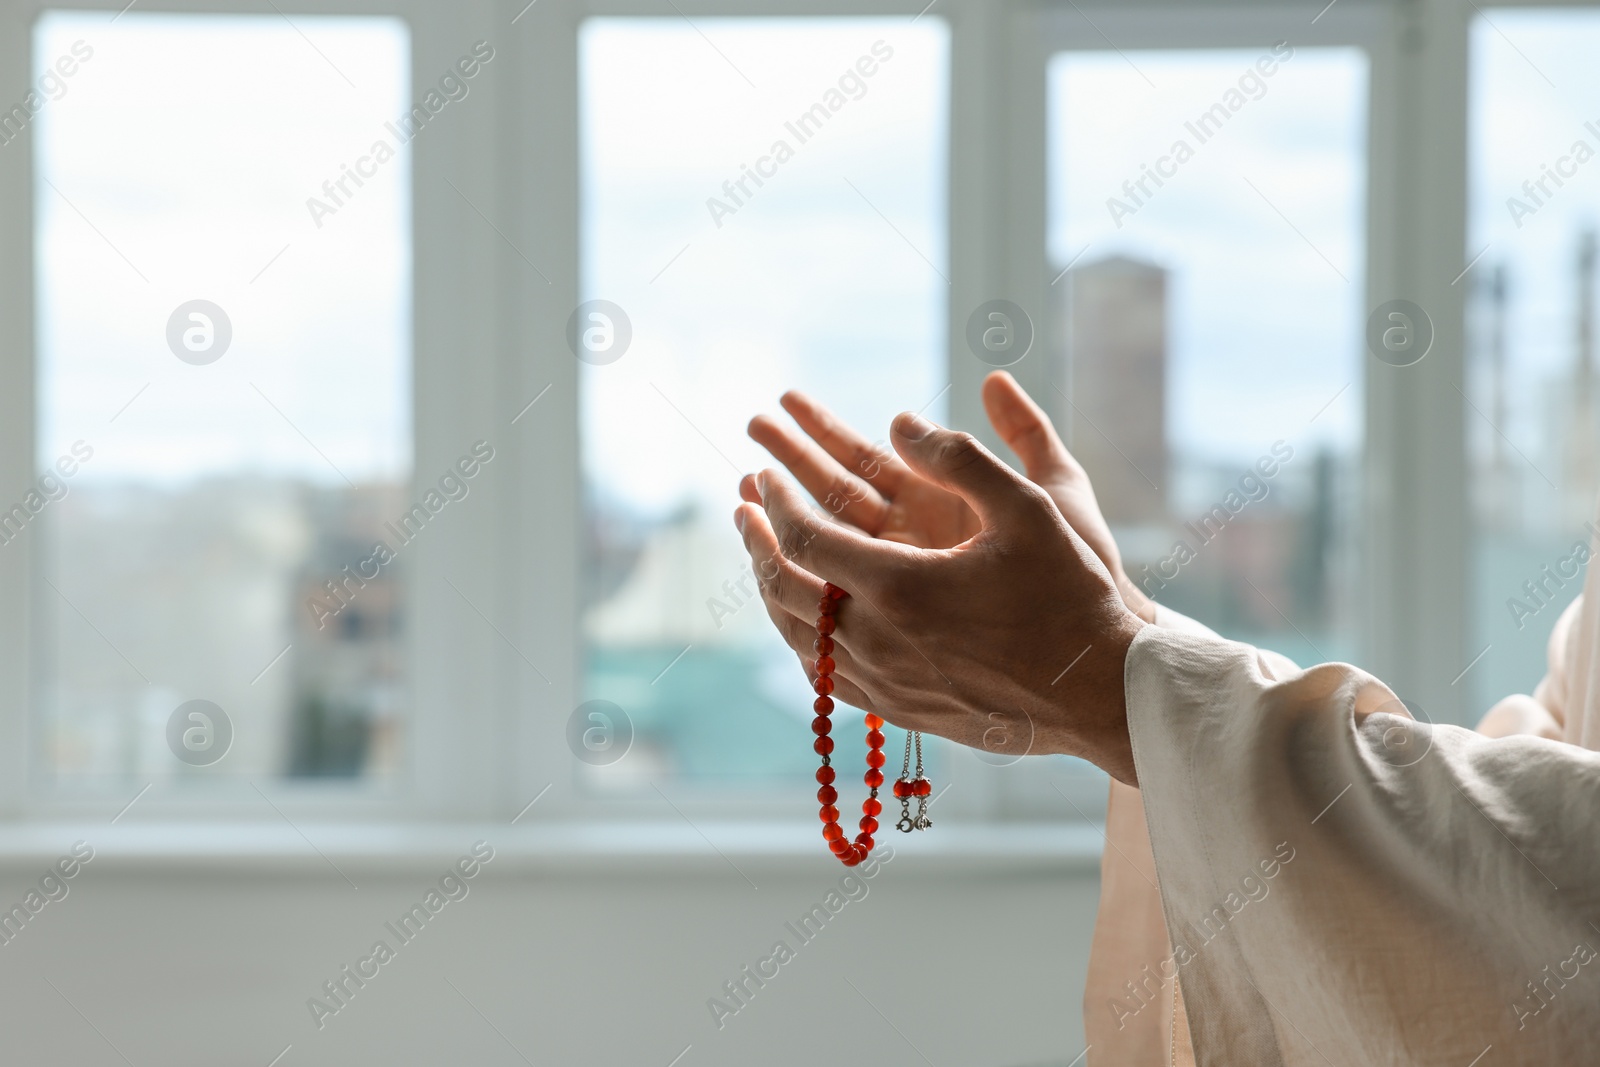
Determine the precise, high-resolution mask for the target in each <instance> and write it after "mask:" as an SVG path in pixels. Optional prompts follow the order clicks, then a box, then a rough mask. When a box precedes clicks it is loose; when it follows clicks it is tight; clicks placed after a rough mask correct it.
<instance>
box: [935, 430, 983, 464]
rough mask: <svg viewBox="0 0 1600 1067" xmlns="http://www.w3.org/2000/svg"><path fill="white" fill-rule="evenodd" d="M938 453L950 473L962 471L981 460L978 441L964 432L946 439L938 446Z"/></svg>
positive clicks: (980, 449)
mask: <svg viewBox="0 0 1600 1067" xmlns="http://www.w3.org/2000/svg"><path fill="white" fill-rule="evenodd" d="M940 452H941V453H942V455H941V458H942V459H943V460H944V464H945V466H946V467H947V468H948V469H949V470H952V471H959V470H963V469H965V468H967V467H970V466H972V464H974V463H977V462H980V461H981V460H982V459H983V450H982V448H980V447H979V445H978V439H977V438H976V437H974V436H972V435H971V434H970V433H967V432H966V431H965V430H962V431H958V432H956V433H953V434H951V435H950V436H949V437H947V438H946V439H945V441H944V443H943V444H942V445H941V446H940Z"/></svg>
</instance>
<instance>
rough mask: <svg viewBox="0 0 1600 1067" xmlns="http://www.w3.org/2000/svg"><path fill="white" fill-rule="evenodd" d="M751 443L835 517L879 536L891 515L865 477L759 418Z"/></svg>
mask: <svg viewBox="0 0 1600 1067" xmlns="http://www.w3.org/2000/svg"><path fill="white" fill-rule="evenodd" d="M749 434H750V437H751V439H752V440H754V441H755V442H756V443H757V444H759V445H760V446H761V447H762V448H765V449H766V450H767V451H768V452H771V453H772V456H773V458H774V459H776V460H777V461H778V462H779V463H782V464H783V465H784V466H785V467H788V468H789V473H791V474H793V475H794V476H795V477H796V478H797V479H799V481H800V484H801V485H803V486H805V487H806V490H807V491H808V492H810V493H811V495H812V496H813V497H815V498H816V500H817V502H818V503H820V504H821V505H822V507H823V509H824V510H825V511H826V512H827V513H828V514H829V515H832V516H834V517H836V518H842V519H844V520H845V521H847V522H850V523H852V524H854V525H855V526H858V527H860V528H861V529H863V530H865V531H866V532H867V533H869V534H874V535H876V534H877V532H878V531H879V530H881V529H882V528H883V523H884V518H885V516H887V515H888V513H889V502H888V501H887V500H885V499H884V498H883V496H882V494H880V493H879V492H878V491H877V490H876V489H874V488H873V487H872V486H871V485H870V484H868V483H867V481H866V480H865V479H863V478H860V477H857V476H855V475H853V474H851V473H850V472H849V471H848V470H846V469H845V468H844V467H842V466H840V465H839V463H838V462H837V461H836V460H835V459H834V458H833V457H832V456H830V455H828V453H826V452H824V451H823V450H822V449H821V448H820V447H818V445H817V443H816V442H815V441H812V440H811V439H810V438H806V437H801V436H799V435H798V434H794V433H791V432H790V431H789V430H788V429H786V428H785V427H784V426H782V425H780V424H779V423H777V422H775V421H773V420H772V419H769V418H767V417H766V416H765V415H757V416H756V417H755V418H753V419H751V420H750V426H749Z"/></svg>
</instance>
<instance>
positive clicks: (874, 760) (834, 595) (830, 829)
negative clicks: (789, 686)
mask: <svg viewBox="0 0 1600 1067" xmlns="http://www.w3.org/2000/svg"><path fill="white" fill-rule="evenodd" d="M848 595H849V594H848V593H846V592H845V591H844V590H843V589H840V588H839V587H838V586H836V585H834V584H833V583H832V582H827V583H824V585H823V590H822V599H821V601H820V602H818V604H817V642H816V646H815V648H816V652H817V659H816V662H815V663H814V664H813V667H814V669H815V670H816V672H817V680H816V681H815V682H814V683H812V687H811V688H812V690H813V691H814V692H815V693H816V694H817V699H816V700H815V701H814V702H813V703H812V705H811V708H812V710H813V711H815V712H816V713H817V715H816V718H814V719H812V720H811V732H812V733H814V734H816V735H817V739H816V741H815V742H813V743H812V746H811V747H812V749H813V750H814V751H815V752H816V753H817V755H819V756H821V757H822V766H821V767H818V768H817V784H818V786H819V788H818V789H817V801H818V802H819V803H820V804H821V805H822V810H821V813H820V815H821V818H822V838H823V840H825V841H827V842H828V849H829V851H831V852H832V853H833V854H834V855H835V856H838V857H839V861H840V862H841V863H843V864H844V865H845V866H846V867H854V866H856V865H857V864H859V863H860V862H861V861H862V860H864V859H866V858H867V854H868V853H869V852H871V851H872V846H873V844H874V841H873V837H872V835H873V834H875V833H877V832H878V818H877V817H878V816H879V815H880V814H882V812H883V803H882V802H881V801H880V800H879V799H878V787H879V786H881V785H883V764H884V755H883V740H884V738H883V719H882V718H880V717H879V716H877V715H873V714H870V713H869V714H868V715H867V716H866V720H865V725H866V727H867V773H866V774H865V775H864V776H863V777H862V780H863V781H864V782H866V784H867V788H868V790H869V793H868V796H867V799H866V800H865V801H863V802H862V804H861V812H862V814H861V822H860V826H861V832H860V833H858V834H856V839H855V840H854V841H853V842H852V841H847V840H846V839H845V831H844V828H843V827H841V826H840V825H839V809H838V808H837V807H835V806H834V805H835V802H836V801H838V799H839V791H838V790H837V789H835V788H834V786H833V782H834V778H835V772H834V769H833V760H832V758H831V754H832V752H833V737H832V733H833V720H832V719H830V718H829V715H831V714H832V712H833V697H832V696H831V695H830V694H832V692H833V669H834V662H833V636H832V635H833V631H834V628H835V627H836V626H837V625H838V621H837V618H836V616H837V615H838V612H839V601H841V600H843V599H844V598H845V597H847V596H848ZM913 735H915V737H916V746H917V777H916V779H915V780H910V779H908V777H907V775H908V774H909V772H910V765H911V744H912V741H911V739H912V736H913ZM932 791H933V786H932V783H931V782H929V781H928V779H927V778H926V777H924V776H923V773H922V735H921V734H920V733H916V731H912V732H910V733H907V734H906V767H905V769H904V770H902V771H901V774H900V779H899V780H898V781H897V782H895V783H894V794H895V796H897V797H901V798H902V800H901V806H902V808H904V809H905V817H904V818H902V819H901V821H900V825H899V826H898V827H897V828H898V829H901V830H904V831H905V832H907V833H910V832H911V830H912V829H913V828H915V829H918V830H925V829H927V828H928V827H929V826H931V825H932V823H930V822H929V821H928V816H927V799H926V798H927V796H928V794H930V793H931V792H932ZM912 796H917V797H919V798H922V799H921V801H920V804H919V810H918V817H917V818H916V819H915V820H913V819H911V817H910V801H909V799H906V798H909V797H912Z"/></svg>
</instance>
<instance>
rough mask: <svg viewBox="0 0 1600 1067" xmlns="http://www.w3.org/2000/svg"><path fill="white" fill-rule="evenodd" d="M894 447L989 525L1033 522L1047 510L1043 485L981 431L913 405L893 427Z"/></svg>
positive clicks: (916, 469)
mask: <svg viewBox="0 0 1600 1067" xmlns="http://www.w3.org/2000/svg"><path fill="white" fill-rule="evenodd" d="M890 436H891V437H892V439H893V441H894V447H895V450H896V451H898V452H899V453H900V455H901V456H903V457H904V458H905V461H906V463H907V465H909V466H910V467H911V469H912V470H913V471H914V472H916V473H917V474H920V475H922V476H923V477H924V478H926V479H928V480H929V481H931V482H933V483H935V484H936V485H941V486H943V487H944V488H946V489H949V490H950V491H951V492H954V493H958V494H960V496H961V498H962V499H964V500H965V501H966V502H967V503H968V504H969V505H971V507H972V510H974V511H976V512H977V513H978V516H979V517H980V518H981V519H983V522H984V525H985V526H1005V525H1017V524H1032V523H1033V522H1036V521H1037V520H1038V519H1039V518H1040V517H1042V516H1043V515H1044V514H1046V513H1047V512H1046V511H1044V510H1041V505H1042V503H1043V502H1044V501H1045V500H1047V499H1048V498H1046V497H1045V496H1044V493H1043V491H1042V490H1040V489H1039V488H1038V487H1037V486H1035V485H1034V484H1033V483H1032V482H1030V481H1028V480H1027V479H1026V478H1024V477H1023V476H1022V475H1020V474H1018V473H1017V472H1016V471H1014V470H1012V469H1011V468H1010V467H1008V466H1006V465H1005V464H1004V463H1002V462H1001V461H1000V458H999V457H998V456H996V455H995V454H994V453H993V452H990V451H989V450H988V449H987V448H984V447H983V445H982V444H981V443H979V441H978V439H977V438H976V437H973V436H972V435H971V434H969V433H962V432H960V431H958V430H946V429H943V428H941V427H938V426H935V425H934V424H933V423H931V422H929V421H927V420H926V419H924V418H922V417H921V416H919V415H913V414H911V413H910V412H909V411H908V412H904V413H902V414H901V415H899V416H897V417H896V418H895V420H894V423H893V424H892V425H891V427H890Z"/></svg>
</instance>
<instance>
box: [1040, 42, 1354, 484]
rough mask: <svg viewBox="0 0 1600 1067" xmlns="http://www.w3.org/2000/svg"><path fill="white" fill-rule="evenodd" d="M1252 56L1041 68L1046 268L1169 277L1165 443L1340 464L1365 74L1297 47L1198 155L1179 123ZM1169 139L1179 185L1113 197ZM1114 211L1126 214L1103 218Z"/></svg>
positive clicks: (1060, 61)
mask: <svg viewBox="0 0 1600 1067" xmlns="http://www.w3.org/2000/svg"><path fill="white" fill-rule="evenodd" d="M1264 55H1270V49H1269V48H1268V47H1261V48H1255V49H1248V50H1213V49H1205V50H1185V51H1182V52H1175V51H1166V52H1156V51H1149V52H1129V53H1126V54H1119V53H1117V52H1106V51H1096V52H1063V53H1060V54H1058V55H1057V56H1055V57H1054V58H1053V59H1052V61H1051V63H1050V69H1049V89H1048V92H1049V105H1050V113H1049V123H1050V125H1049V138H1050V143H1049V154H1050V178H1049V182H1050V186H1049V205H1050V213H1049V228H1050V231H1049V248H1050V255H1051V259H1052V261H1053V262H1054V263H1056V264H1057V265H1058V269H1059V268H1060V267H1065V266H1066V265H1067V264H1069V263H1071V262H1072V261H1073V260H1074V258H1075V257H1078V256H1080V255H1081V256H1082V257H1083V258H1082V260H1081V262H1082V263H1090V262H1093V261H1094V260H1096V259H1100V258H1103V257H1105V256H1108V255H1126V256H1132V257H1134V258H1138V259H1143V260H1147V261H1151V262H1154V263H1157V264H1159V265H1161V266H1164V267H1167V268H1168V269H1169V270H1170V271H1172V274H1171V275H1170V276H1169V280H1168V393H1167V420H1166V421H1167V433H1168V440H1169V443H1170V444H1171V445H1172V446H1173V447H1174V448H1175V449H1176V450H1178V451H1180V452H1182V453H1183V454H1185V455H1187V456H1190V457H1193V458H1203V459H1207V460H1212V461H1216V462H1222V463H1232V464H1239V465H1241V466H1244V465H1248V464H1250V463H1252V462H1253V461H1254V460H1255V458H1256V457H1258V456H1259V455H1261V454H1262V453H1263V452H1264V451H1265V450H1266V449H1267V447H1268V446H1269V445H1270V444H1271V443H1272V442H1273V441H1275V440H1277V439H1280V438H1282V439H1285V440H1287V441H1289V442H1290V443H1291V444H1292V445H1294V446H1295V447H1299V446H1300V445H1301V444H1308V445H1309V444H1312V443H1325V444H1329V445H1331V446H1333V447H1335V448H1337V449H1339V450H1342V451H1348V450H1351V449H1354V448H1357V447H1359V441H1360V437H1361V433H1362V430H1361V425H1362V419H1361V400H1360V397H1361V388H1360V387H1361V367H1362V361H1363V359H1364V358H1365V356H1364V352H1363V350H1362V339H1361V331H1362V328H1363V325H1364V318H1365V316H1364V313H1363V311H1362V305H1363V303H1364V301H1365V293H1364V278H1363V269H1362V268H1363V259H1364V257H1365V241H1364V237H1363V235H1364V231H1365V208H1366V202H1365V197H1366V162H1367V160H1366V110H1367V97H1366V86H1367V63H1366V59H1365V56H1364V54H1363V53H1361V52H1360V51H1358V50H1356V49H1328V48H1296V49H1293V52H1292V55H1290V56H1289V57H1288V58H1286V59H1281V60H1275V61H1274V63H1273V64H1272V65H1271V66H1269V69H1272V70H1273V71H1274V73H1273V74H1271V75H1270V76H1267V77H1258V78H1257V79H1256V82H1255V83H1254V84H1253V85H1251V86H1250V89H1249V91H1248V92H1246V93H1242V94H1241V95H1240V97H1237V98H1235V99H1234V101H1232V102H1234V103H1237V102H1238V100H1240V99H1242V100H1243V101H1244V103H1243V106H1242V107H1239V108H1238V110H1237V112H1233V113H1231V117H1230V118H1229V119H1228V120H1227V122H1226V124H1225V125H1224V126H1223V127H1222V129H1221V130H1220V131H1218V132H1217V133H1215V134H1214V135H1211V136H1209V137H1208V139H1207V140H1205V141H1204V142H1203V143H1202V141H1201V140H1200V138H1199V137H1197V136H1196V135H1195V134H1194V133H1192V132H1191V131H1189V130H1188V129H1186V127H1185V123H1186V122H1193V121H1195V120H1197V118H1198V116H1200V115H1201V114H1203V113H1204V112H1206V111H1207V110H1208V109H1209V108H1210V107H1211V106H1212V105H1214V104H1216V103H1218V102H1223V101H1224V98H1225V94H1226V93H1227V91H1228V90H1229V89H1230V88H1237V87H1238V85H1239V82H1240V79H1241V78H1242V77H1246V76H1247V74H1249V73H1251V72H1254V73H1255V74H1257V75H1259V71H1257V70H1255V64H1256V63H1257V61H1258V60H1259V59H1260V58H1261V57H1262V56H1264ZM1179 140H1183V141H1185V142H1186V143H1187V144H1188V146H1189V147H1190V148H1191V149H1192V150H1193V153H1194V154H1193V157H1192V158H1190V159H1188V160H1187V161H1186V162H1183V163H1182V164H1181V165H1180V164H1176V163H1175V160H1174V163H1162V166H1163V167H1164V168H1165V169H1167V170H1168V171H1173V170H1175V171H1176V173H1175V174H1174V175H1173V176H1172V177H1171V178H1170V179H1167V180H1166V181H1165V184H1163V185H1162V186H1160V187H1157V186H1155V185H1154V183H1153V182H1147V183H1146V186H1145V188H1146V190H1149V191H1150V192H1151V195H1150V196H1148V197H1146V196H1144V194H1143V193H1139V198H1140V199H1141V200H1143V201H1144V202H1143V203H1142V204H1140V203H1137V202H1135V200H1134V199H1133V197H1132V196H1131V195H1129V194H1127V193H1125V192H1124V191H1123V188H1122V187H1123V183H1124V182H1126V181H1129V180H1137V179H1138V178H1139V177H1140V176H1141V175H1142V174H1143V173H1144V170H1143V167H1144V166H1145V165H1147V164H1148V165H1150V166H1152V167H1154V166H1156V164H1157V163H1158V162H1159V161H1161V160H1162V158H1163V157H1165V156H1167V155H1169V154H1170V153H1172V152H1173V145H1174V144H1175V142H1177V141H1179ZM1113 197H1115V198H1117V199H1119V200H1120V201H1121V202H1122V203H1123V204H1126V205H1130V206H1131V207H1132V208H1133V213H1132V214H1131V215H1125V214H1122V213H1121V209H1119V210H1118V217H1116V218H1113V215H1112V211H1111V210H1110V208H1108V204H1107V201H1108V200H1109V199H1111V198H1113ZM1118 223H1120V225H1118ZM1347 384H1348V385H1349V386H1350V387H1349V388H1348V389H1346V390H1345V392H1344V393H1343V394H1342V395H1339V391H1340V389H1341V388H1343V387H1345V386H1346V385H1347ZM1336 395H1339V399H1338V400H1337V401H1335V402H1334V403H1333V404H1332V405H1330V406H1327V407H1326V410H1325V411H1323V413H1322V414H1320V415H1318V414H1317V412H1318V411H1319V409H1323V408H1324V406H1325V405H1328V402H1329V401H1330V400H1333V398H1334V397H1335V396H1336ZM1313 416H1316V419H1315V422H1312V421H1311V420H1312V418H1313Z"/></svg>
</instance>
